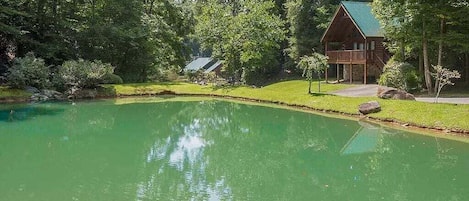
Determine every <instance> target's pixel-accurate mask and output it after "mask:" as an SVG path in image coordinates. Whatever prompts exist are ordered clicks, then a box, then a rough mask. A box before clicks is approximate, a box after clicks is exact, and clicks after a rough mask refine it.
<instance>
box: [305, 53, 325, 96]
mask: <svg viewBox="0 0 469 201" xmlns="http://www.w3.org/2000/svg"><path fill="white" fill-rule="evenodd" d="M327 59H328V58H327V56H324V55H322V54H319V53H317V52H315V53H313V54H312V55H311V56H303V57H301V59H300V62H298V67H299V68H301V69H303V77H306V80H308V81H309V87H308V93H311V82H312V81H313V72H316V73H317V75H318V78H319V79H318V92H321V74H322V73H324V71H325V70H326V69H327V68H328V67H329V65H328V64H327Z"/></svg>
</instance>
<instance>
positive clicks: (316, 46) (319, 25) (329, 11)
mask: <svg viewBox="0 0 469 201" xmlns="http://www.w3.org/2000/svg"><path fill="white" fill-rule="evenodd" d="M339 2H340V1H336V0H325V1H314V0H287V1H286V3H285V7H286V10H287V16H286V20H287V22H288V24H289V25H290V26H289V36H288V39H287V40H288V44H289V46H288V48H287V49H286V52H287V53H288V56H289V57H290V58H291V59H292V60H293V62H298V61H299V60H300V59H301V56H302V55H309V54H311V53H313V50H316V51H320V50H322V48H323V46H322V44H321V43H320V39H321V36H322V34H323V33H324V31H325V30H326V28H327V26H328V24H329V21H330V19H331V18H332V16H333V14H334V11H335V9H336V8H337V5H338V4H339Z"/></svg>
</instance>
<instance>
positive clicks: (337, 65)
mask: <svg viewBox="0 0 469 201" xmlns="http://www.w3.org/2000/svg"><path fill="white" fill-rule="evenodd" d="M335 66H336V69H337V83H340V79H339V76H340V72H339V70H340V68H339V64H335Z"/></svg>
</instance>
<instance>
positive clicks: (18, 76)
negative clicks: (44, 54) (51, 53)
mask: <svg viewBox="0 0 469 201" xmlns="http://www.w3.org/2000/svg"><path fill="white" fill-rule="evenodd" d="M49 75H50V70H49V67H48V66H46V64H45V62H44V60H43V59H41V58H36V57H35V56H34V54H33V53H27V54H26V55H25V56H24V57H23V58H16V59H15V60H14V63H13V65H12V66H11V67H10V68H9V69H8V72H7V82H8V84H9V85H10V86H11V87H14V88H19V89H21V88H24V87H26V86H32V87H36V88H38V89H43V88H47V87H48V86H49V85H50V82H49Z"/></svg>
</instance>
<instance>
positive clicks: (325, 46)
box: [319, 41, 329, 83]
mask: <svg viewBox="0 0 469 201" xmlns="http://www.w3.org/2000/svg"><path fill="white" fill-rule="evenodd" d="M324 55H326V56H327V41H326V44H325V45H324ZM328 60H329V59H328ZM327 65H328V66H327V68H326V74H325V75H324V77H325V79H326V83H327V69H328V68H329V61H328V62H327ZM319 82H321V80H319Z"/></svg>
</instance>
